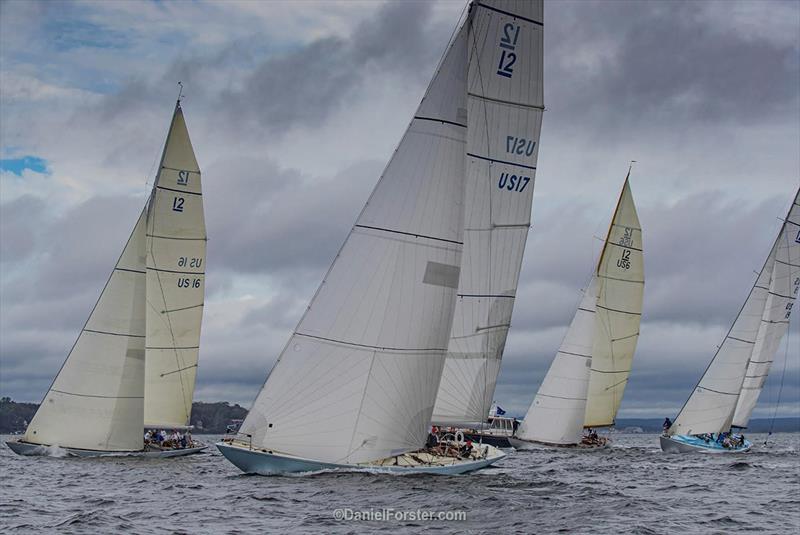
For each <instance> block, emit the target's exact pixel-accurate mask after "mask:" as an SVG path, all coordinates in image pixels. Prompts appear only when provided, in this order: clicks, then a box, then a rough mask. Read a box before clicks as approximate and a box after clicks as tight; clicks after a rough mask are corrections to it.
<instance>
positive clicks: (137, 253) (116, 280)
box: [7, 99, 206, 457]
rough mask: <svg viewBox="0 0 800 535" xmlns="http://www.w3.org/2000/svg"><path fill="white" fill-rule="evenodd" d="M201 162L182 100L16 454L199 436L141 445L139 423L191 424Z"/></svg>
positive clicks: (157, 450)
mask: <svg viewBox="0 0 800 535" xmlns="http://www.w3.org/2000/svg"><path fill="white" fill-rule="evenodd" d="M205 253H206V229H205V221H204V216H203V200H202V190H201V185H200V169H199V167H198V165H197V160H196V159H195V156H194V150H193V149H192V144H191V141H190V140H189V133H188V130H187V129H186V123H185V121H184V118H183V110H182V109H181V106H180V99H179V100H178V102H177V104H176V106H175V111H174V113H173V116H172V122H171V124H170V129H169V133H168V135H167V140H166V142H165V145H164V152H163V155H162V158H161V164H160V167H159V170H158V174H157V176H156V180H155V183H154V185H153V189H152V191H151V193H150V196H149V197H148V200H147V203H146V205H145V207H144V209H143V210H142V213H141V215H140V216H139V219H138V220H137V222H136V225H135V226H134V228H133V232H132V233H131V235H130V237H129V238H128V241H127V243H126V245H125V248H124V249H123V251H122V255H121V256H120V258H119V260H118V261H117V264H116V266H115V267H114V269H113V271H112V272H111V275H110V276H109V279H108V281H107V282H106V285H105V287H104V288H103V291H102V293H101V294H100V297H99V299H98V300H97V303H96V304H95V307H94V309H93V310H92V312H91V314H90V315H89V319H88V320H87V321H86V324H85V325H84V327H83V329H82V330H81V332H80V334H79V336H78V339H77V340H76V342H75V344H74V346H73V347H72V350H71V351H70V352H69V355H68V356H67V359H66V361H65V362H64V364H63V365H62V367H61V369H60V370H59V372H58V375H56V377H55V379H54V381H53V383H52V385H51V386H50V388H49V389H48V391H47V394H46V395H45V397H44V400H43V401H42V403H41V405H40V406H39V409H38V410H37V411H36V414H35V415H34V417H33V419H32V420H31V423H30V424H29V425H28V428H27V430H26V432H25V435H24V436H23V437H22V438H21V439H20V440H18V441H10V442H7V444H8V446H9V447H10V448H11V449H12V450H13V451H15V452H16V453H19V454H24V455H39V454H41V455H45V454H48V452H49V451H51V450H50V448H52V447H59V448H62V449H64V450H66V451H67V452H68V453H69V454H71V455H76V456H98V455H111V454H115V455H118V454H137V455H146V456H157V457H174V456H180V455H187V454H189V453H196V452H197V451H200V450H201V449H203V448H204V446H201V445H197V444H196V443H195V444H189V445H188V447H183V448H164V447H157V446H155V445H153V446H150V445H147V447H146V445H145V443H144V429H145V427H158V428H162V429H163V428H165V429H187V428H188V427H189V415H190V411H191V404H192V397H193V394H194V383H195V372H196V369H197V357H198V351H199V344H200V326H201V322H202V314H203V297H204V291H205V275H204V272H205Z"/></svg>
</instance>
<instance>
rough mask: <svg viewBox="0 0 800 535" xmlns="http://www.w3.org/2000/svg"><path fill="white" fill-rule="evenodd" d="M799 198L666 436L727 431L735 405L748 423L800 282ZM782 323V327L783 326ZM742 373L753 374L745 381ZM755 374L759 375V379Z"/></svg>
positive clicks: (740, 419) (739, 419)
mask: <svg viewBox="0 0 800 535" xmlns="http://www.w3.org/2000/svg"><path fill="white" fill-rule="evenodd" d="M798 196H800V191H799V192H798V194H797V195H796V196H795V199H794V202H793V204H792V207H791V208H790V209H789V212H788V214H787V216H786V219H785V220H784V223H783V225H782V226H781V230H780V232H779V233H778V237H777V239H776V240H775V243H774V244H773V247H772V249H771V251H770V254H769V255H768V256H767V260H766V262H765V263H764V266H763V267H762V269H761V271H760V272H759V274H758V277H757V279H756V282H755V284H754V285H753V288H752V289H751V290H750V294H749V295H748V297H747V300H746V301H745V303H744V305H743V306H742V309H741V310H740V312H739V315H738V316H737V317H736V320H735V321H734V323H733V326H732V327H731V329H730V331H729V332H728V334H727V336H726V337H725V340H723V342H722V345H721V346H720V347H719V349H718V350H717V353H716V355H714V358H713V359H712V360H711V363H710V364H709V366H708V368H707V369H706V371H705V373H704V374H703V377H702V378H701V379H700V382H699V383H698V385H697V386H696V387H695V389H694V391H693V392H692V395H691V396H689V399H688V400H687V401H686V404H685V405H684V406H683V408H682V409H681V412H680V413H679V414H678V416H677V417H676V418H675V421H674V422H673V424H672V427H670V429H669V431H668V433H669V434H670V435H698V434H703V433H720V432H723V431H728V430H730V428H731V426H732V425H733V424H734V423H735V422H734V414H735V413H736V412H737V404H739V403H740V394H741V393H742V391H743V390H742V389H743V388H744V387H748V390H746V391H745V392H747V394H745V396H743V398H742V401H741V405H739V407H740V409H739V412H738V419H737V421H738V423H737V424H736V425H741V426H742V427H744V426H746V425H747V421H748V420H749V417H750V414H751V412H752V409H753V406H754V405H755V402H756V400H757V398H758V393H760V389H761V387H762V386H763V381H764V378H765V377H766V373H767V371H768V369H769V363H770V362H771V361H772V359H773V357H774V353H775V351H776V350H777V347H778V344H779V343H780V339H781V337H782V336H783V333H784V332H785V331H786V327H780V324H775V323H774V322H780V321H787V320H788V319H789V316H790V313H791V308H792V305H793V303H794V297H795V296H796V294H797V288H798V285H800V281H798V280H797V278H798V275H800V271H798V270H800V210H799V209H798ZM784 325H785V324H784ZM747 375H752V377H750V378H749V379H750V380H748V378H747V377H746V376H747ZM759 376H760V377H759Z"/></svg>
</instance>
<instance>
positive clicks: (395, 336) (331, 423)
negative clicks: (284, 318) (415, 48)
mask: <svg viewBox="0 0 800 535" xmlns="http://www.w3.org/2000/svg"><path fill="white" fill-rule="evenodd" d="M466 64H467V50H466V33H465V32H464V31H460V32H459V33H458V35H457V37H456V39H455V40H454V42H453V43H452V45H451V46H450V48H449V51H448V53H447V54H446V56H445V58H444V59H443V61H442V63H441V65H440V68H439V70H438V72H437V73H436V75H435V76H434V78H433V81H432V82H431V85H430V86H429V88H428V90H427V92H426V94H425V96H424V98H423V100H422V103H421V105H420V106H419V108H418V110H417V113H416V115H415V117H414V118H413V119H412V121H411V124H410V125H409V127H408V129H407V131H406V133H405V135H404V136H403V138H402V140H401V142H400V144H399V146H398V147H397V149H396V151H395V153H394V155H393V156H392V158H391V160H390V161H389V164H388V165H387V167H386V169H385V171H384V173H383V176H382V177H381V178H380V180H379V181H378V184H377V186H376V187H375V190H374V191H373V192H372V195H371V196H370V198H369V200H368V202H367V204H366V206H365V207H364V209H363V211H362V212H361V214H360V216H359V217H358V219H357V221H356V223H355V225H354V227H353V229H352V230H351V231H350V234H349V235H348V237H347V239H346V240H345V243H344V245H343V246H342V248H341V250H340V251H339V254H338V255H337V257H336V259H335V260H334V262H333V264H332V266H331V267H330V269H329V271H328V273H327V275H326V276H325V279H324V280H323V282H322V284H321V286H320V287H319V289H318V290H317V293H316V295H315V296H314V297H313V299H312V301H311V304H310V305H309V308H308V310H307V311H306V313H305V315H304V316H303V318H302V319H301V320H300V323H299V325H298V326H297V328H296V330H295V332H294V333H293V334H292V336H291V338H290V339H289V342H288V343H287V345H286V347H285V348H284V350H283V351H282V353H281V354H280V356H279V357H278V360H277V362H276V363H275V366H274V367H273V368H272V371H271V372H270V374H269V376H268V377H267V380H266V382H265V384H264V386H263V387H262V389H261V392H260V393H259V395H258V397H257V398H256V401H255V403H254V405H253V407H252V409H251V410H250V412H249V413H248V415H247V418H246V419H245V421H244V422H243V424H242V426H241V429H240V432H241V433H244V434H247V435H250V436H251V437H252V443H253V445H254V446H258V447H262V448H265V449H269V450H276V451H279V452H283V453H288V454H292V455H297V456H301V457H305V458H309V459H314V460H319V461H324V462H336V463H360V462H366V461H372V460H377V459H382V458H386V457H389V456H392V455H396V454H399V453H403V452H407V451H411V450H415V449H418V448H420V447H421V446H422V445H423V444H424V442H425V439H426V436H427V429H428V424H429V422H430V417H431V412H432V409H433V403H434V400H435V396H436V390H437V387H438V385H439V379H440V377H441V372H442V365H443V362H444V355H445V352H446V350H447V340H448V337H449V334H450V328H451V324H452V318H453V308H454V306H455V299H456V291H457V288H458V279H459V266H460V264H461V249H462V241H463V203H464V149H465V142H466V124H465V115H466V72H467V70H466Z"/></svg>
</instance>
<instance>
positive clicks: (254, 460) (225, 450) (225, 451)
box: [216, 442, 506, 476]
mask: <svg viewBox="0 0 800 535" xmlns="http://www.w3.org/2000/svg"><path fill="white" fill-rule="evenodd" d="M216 446H217V448H218V449H219V451H220V452H221V453H222V455H224V456H225V458H226V459H228V460H229V461H230V462H231V463H233V464H234V465H235V466H236V467H237V468H239V470H241V471H242V472H245V473H247V474H259V475H265V476H266V475H286V474H298V473H304V472H319V471H321V470H345V471H356V472H377V473H389V474H444V475H455V474H463V473H466V472H472V471H474V470H479V469H481V468H484V467H486V466H489V465H491V464H494V463H496V462H497V461H499V460H501V459H503V458H504V457H505V456H506V454H505V453H503V452H502V451H500V450H499V449H497V448H494V447H492V446H484V447H485V448H488V454H487V457H486V458H484V459H478V460H471V459H456V458H444V459H447V460H452V462H451V463H450V464H417V465H415V466H396V465H394V466H393V465H386V464H378V463H375V464H370V463H365V464H336V463H325V462H321V461H315V460H313V459H304V458H302V457H295V456H292V455H286V454H279V453H274V452H267V451H263V450H251V449H249V448H248V447H247V446H243V445H242V446H239V445H235V444H230V443H225V442H218V443H217V445H216Z"/></svg>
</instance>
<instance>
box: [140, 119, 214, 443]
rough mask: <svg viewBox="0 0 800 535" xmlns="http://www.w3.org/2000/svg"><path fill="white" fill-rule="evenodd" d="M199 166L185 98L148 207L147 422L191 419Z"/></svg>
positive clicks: (199, 296) (176, 424) (199, 256)
mask: <svg viewBox="0 0 800 535" xmlns="http://www.w3.org/2000/svg"><path fill="white" fill-rule="evenodd" d="M205 258H206V228H205V219H204V216H203V196H202V188H201V184H200V169H199V167H198V165H197V160H196V159H195V155H194V150H193V149H192V143H191V141H190V139H189V132H188V130H187V128H186V122H185V120H184V117H183V110H182V109H181V107H180V103H178V105H176V107H175V113H174V115H173V118H172V124H171V125H170V129H169V134H168V135H167V141H166V143H165V145H164V154H163V156H162V159H161V166H160V168H159V172H158V176H157V177H156V181H155V186H154V190H153V195H152V196H151V198H150V203H149V206H148V211H147V264H146V267H147V322H146V323H147V347H146V354H145V386H144V399H145V401H144V425H145V426H147V427H166V428H181V427H184V426H188V425H189V417H190V415H191V410H192V398H193V396H194V385H195V377H196V374H197V360H198V354H199V346H200V327H201V323H202V320H203V297H204V292H205V274H204V273H205V268H206V262H205Z"/></svg>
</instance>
